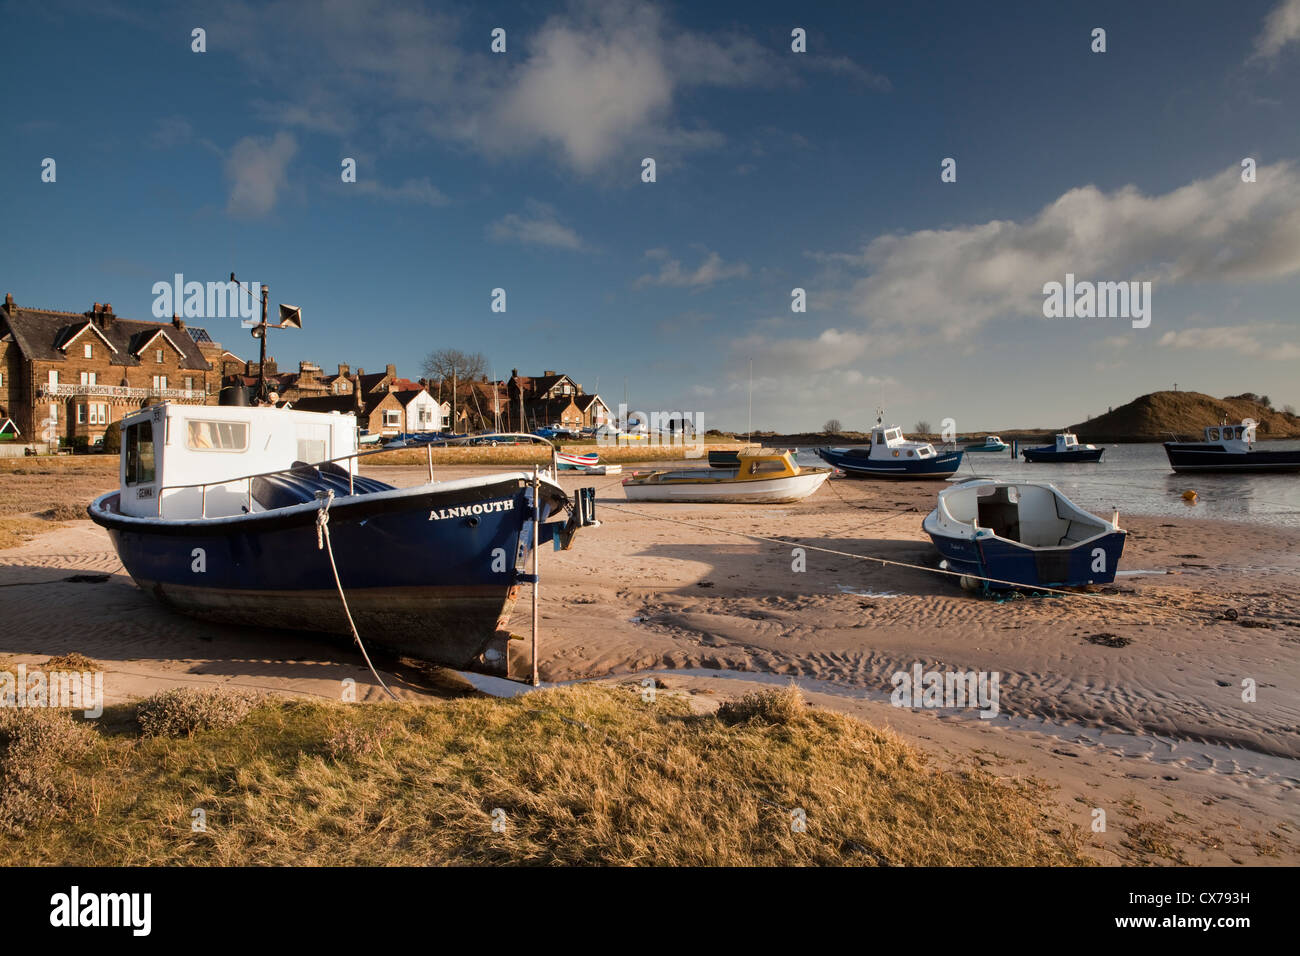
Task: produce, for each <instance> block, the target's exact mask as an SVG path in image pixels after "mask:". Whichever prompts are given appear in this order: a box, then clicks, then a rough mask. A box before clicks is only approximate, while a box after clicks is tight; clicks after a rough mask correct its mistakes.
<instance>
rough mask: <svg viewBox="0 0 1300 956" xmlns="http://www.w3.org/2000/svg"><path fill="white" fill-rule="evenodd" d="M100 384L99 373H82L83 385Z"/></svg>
mask: <svg viewBox="0 0 1300 956" xmlns="http://www.w3.org/2000/svg"><path fill="white" fill-rule="evenodd" d="M98 383H99V373H98V372H82V373H81V384H82V385H97V384H98Z"/></svg>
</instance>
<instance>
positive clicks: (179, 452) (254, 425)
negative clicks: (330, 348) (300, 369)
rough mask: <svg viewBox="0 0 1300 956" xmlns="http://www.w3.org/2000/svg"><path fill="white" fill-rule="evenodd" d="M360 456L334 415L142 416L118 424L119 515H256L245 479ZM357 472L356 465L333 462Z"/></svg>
mask: <svg viewBox="0 0 1300 956" xmlns="http://www.w3.org/2000/svg"><path fill="white" fill-rule="evenodd" d="M356 450H357V421H356V417H355V416H353V415H341V414H339V413H338V412H330V413H323V412H300V411H296V410H294V409H287V408H267V407H240V406H230V405H173V404H171V403H165V404H162V405H152V406H150V407H148V408H144V409H141V410H140V411H139V412H137V413H136V414H134V415H130V416H128V417H126V418H124V419H122V459H121V464H120V477H121V498H120V508H121V512H122V514H127V515H135V516H139V517H150V516H152V517H162V518H198V517H209V518H214V517H222V516H226V515H238V514H243V513H245V512H246V511H249V510H261V509H260V506H258V505H257V504H256V503H255V502H254V501H253V499H252V489H251V481H249V480H231V479H247V476H252V475H260V474H266V473H268V472H273V471H280V470H282V469H286V468H290V467H292V466H293V464H294V463H295V462H307V463H308V464H316V463H317V462H322V461H328V460H330V459H334V458H340V457H342V456H344V455H351V454H353V453H354V452H355V451H356ZM337 466H338V467H339V468H341V469H343V470H345V471H347V472H350V473H355V469H356V461H355V459H349V460H346V461H340V462H337Z"/></svg>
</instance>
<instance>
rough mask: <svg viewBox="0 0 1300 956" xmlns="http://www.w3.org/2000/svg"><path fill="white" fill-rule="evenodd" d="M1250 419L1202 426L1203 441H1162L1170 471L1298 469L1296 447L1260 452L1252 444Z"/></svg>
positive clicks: (1274, 470)
mask: <svg viewBox="0 0 1300 956" xmlns="http://www.w3.org/2000/svg"><path fill="white" fill-rule="evenodd" d="M1256 424H1257V422H1256V421H1255V420H1254V419H1253V418H1246V419H1243V420H1242V422H1241V424H1240V425H1227V424H1224V425H1218V426H1211V427H1209V428H1207V429H1205V441H1203V442H1174V441H1167V442H1165V454H1166V455H1168V456H1169V464H1170V466H1171V467H1172V468H1173V469H1174V471H1176V472H1179V473H1183V472H1193V471H1253V472H1269V471H1271V472H1294V471H1300V449H1289V450H1288V449H1282V450H1278V451H1262V450H1260V449H1259V448H1257V447H1255V426H1256Z"/></svg>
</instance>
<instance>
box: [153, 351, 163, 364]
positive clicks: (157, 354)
mask: <svg viewBox="0 0 1300 956" xmlns="http://www.w3.org/2000/svg"><path fill="white" fill-rule="evenodd" d="M162 359H163V350H162V349H154V350H153V360H154V361H155V362H157V363H158V364H159V365H161V364H162Z"/></svg>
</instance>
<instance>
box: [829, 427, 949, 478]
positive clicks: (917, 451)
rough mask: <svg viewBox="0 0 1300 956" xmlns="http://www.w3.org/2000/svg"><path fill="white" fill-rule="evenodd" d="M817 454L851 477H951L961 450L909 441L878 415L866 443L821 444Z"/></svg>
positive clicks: (897, 429)
mask: <svg viewBox="0 0 1300 956" xmlns="http://www.w3.org/2000/svg"><path fill="white" fill-rule="evenodd" d="M817 454H818V455H819V456H820V457H821V458H822V460H823V461H827V462H829V463H830V464H832V465H834V466H835V467H836V468H839V469H841V470H842V471H843V472H844V473H845V474H846V475H848V476H849V477H850V478H902V479H908V478H910V479H936V478H950V477H952V475H953V473H954V472H956V471H957V469H958V467H960V465H961V456H962V453H961V452H960V451H954V452H945V453H940V452H938V451H935V448H934V446H933V445H932V444H930V443H929V442H919V441H908V440H907V439H905V438H904V437H903V431H902V429H900V428H898V427H897V426H895V425H883V424H881V420H880V419H879V418H877V419H876V426H875V427H874V428H872V429H871V444H870V445H867V446H866V447H862V446H856V447H851V448H818V449H817Z"/></svg>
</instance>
